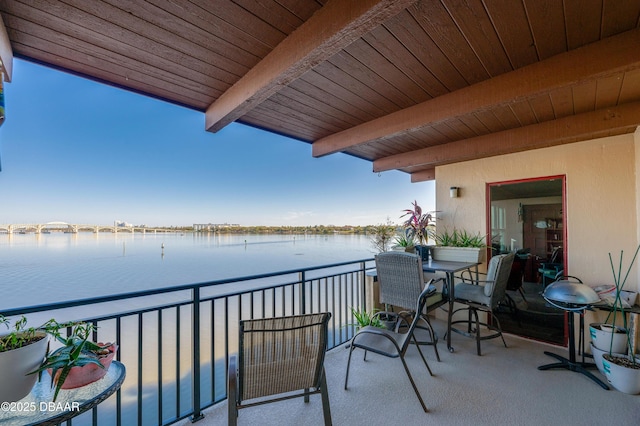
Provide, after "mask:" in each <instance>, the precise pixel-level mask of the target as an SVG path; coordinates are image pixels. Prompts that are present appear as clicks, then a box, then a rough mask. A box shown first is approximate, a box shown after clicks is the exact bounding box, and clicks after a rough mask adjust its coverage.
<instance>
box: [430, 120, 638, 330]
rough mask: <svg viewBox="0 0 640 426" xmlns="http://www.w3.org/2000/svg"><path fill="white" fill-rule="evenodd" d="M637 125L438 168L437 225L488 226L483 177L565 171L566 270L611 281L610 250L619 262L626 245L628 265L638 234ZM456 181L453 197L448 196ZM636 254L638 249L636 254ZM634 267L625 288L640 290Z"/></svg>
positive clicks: (591, 316) (598, 316)
mask: <svg viewBox="0 0 640 426" xmlns="http://www.w3.org/2000/svg"><path fill="white" fill-rule="evenodd" d="M638 165H640V130H637V131H636V132H635V134H628V135H622V136H613V137H607V138H602V139H595V140H591V141H586V142H578V143H572V144H567V145H562V146H557V147H551V148H544V149H539V150H534V151H527V152H523V153H516V154H509V155H503V156H499V157H491V158H485V159H481V160H476V161H469V162H464V163H459V164H452V165H446V166H440V167H438V168H437V169H436V210H437V211H438V217H439V221H438V225H437V226H439V227H440V226H446V227H449V228H454V227H457V228H464V229H466V230H468V231H471V232H481V233H482V234H483V235H484V234H486V233H487V232H488V231H487V205H486V203H487V183H495V182H505V181H511V180H521V179H528V178H538V177H544V176H560V175H564V176H566V211H565V212H564V226H565V227H566V232H567V242H566V245H567V250H568V257H567V268H568V273H569V274H571V275H575V276H577V277H579V278H581V279H582V280H583V281H584V282H585V283H586V284H592V285H595V284H613V278H612V270H611V265H610V263H609V255H608V254H609V253H611V256H612V258H613V259H614V264H616V265H617V264H618V261H619V256H620V250H624V259H625V261H624V263H623V265H624V267H623V269H624V270H625V271H626V268H627V267H628V265H629V262H630V261H631V258H632V257H633V253H634V252H635V249H636V247H637V245H638V242H639V241H640V236H639V232H640V231H639V228H640V225H639V223H640V222H639V218H638V212H639V211H640V200H639V198H640V197H638V195H637V192H638V188H640V180H639V179H640V178H639V177H638V176H636V168H637V167H638ZM451 186H457V187H460V188H461V189H460V195H459V197H458V198H450V197H449V188H450V187H451ZM638 261H640V255H639V259H638ZM639 283H640V279H639V272H638V268H637V267H634V268H633V270H632V271H631V274H630V275H629V278H628V279H627V283H626V285H625V289H627V290H632V291H639V290H640V285H639ZM605 317H606V315H604V314H603V313H602V312H597V313H591V312H588V313H587V318H586V321H587V324H588V323H589V322H592V321H602V320H604V318H605Z"/></svg>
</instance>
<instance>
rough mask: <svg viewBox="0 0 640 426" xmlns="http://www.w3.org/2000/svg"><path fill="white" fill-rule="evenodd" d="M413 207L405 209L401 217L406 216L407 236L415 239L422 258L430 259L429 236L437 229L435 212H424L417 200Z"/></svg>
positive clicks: (417, 250)
mask: <svg viewBox="0 0 640 426" xmlns="http://www.w3.org/2000/svg"><path fill="white" fill-rule="evenodd" d="M412 207H413V208H411V209H405V210H403V211H404V214H403V215H402V216H400V217H401V218H404V217H406V218H407V219H406V220H405V222H404V226H405V234H406V236H407V238H409V239H410V240H412V241H414V242H415V243H416V244H415V248H416V252H417V253H418V254H419V255H420V257H422V260H429V246H428V245H427V243H428V241H429V237H430V236H431V235H433V231H434V229H435V212H423V211H422V207H420V206H419V205H418V202H417V201H414V202H413V203H412Z"/></svg>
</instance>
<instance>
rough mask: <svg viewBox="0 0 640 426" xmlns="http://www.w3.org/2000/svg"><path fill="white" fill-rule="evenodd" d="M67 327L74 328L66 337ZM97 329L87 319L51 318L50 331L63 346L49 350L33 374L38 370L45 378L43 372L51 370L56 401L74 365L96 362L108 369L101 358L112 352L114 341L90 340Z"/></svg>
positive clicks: (79, 365)
mask: <svg viewBox="0 0 640 426" xmlns="http://www.w3.org/2000/svg"><path fill="white" fill-rule="evenodd" d="M64 328H68V329H70V333H69V334H68V335H67V336H66V337H63V336H62V334H61V333H60V330H61V329H64ZM95 329H96V328H95V326H94V325H93V324H90V323H85V322H71V323H64V324H59V323H57V322H55V321H54V320H51V321H50V323H49V326H48V330H47V331H48V332H49V334H51V335H52V336H53V337H54V338H55V339H56V340H57V341H58V342H60V343H62V345H63V346H62V347H60V348H58V349H56V350H54V351H53V352H50V351H49V349H47V354H46V356H45V359H44V360H43V362H42V364H41V366H40V368H38V369H37V370H35V371H32V372H31V373H30V374H36V373H37V374H38V375H39V378H41V374H42V372H43V371H45V370H48V369H51V377H52V380H51V387H54V386H55V392H54V394H53V401H55V400H56V398H57V397H58V393H59V392H60V389H62V385H63V384H64V382H65V380H66V379H67V376H68V375H69V373H70V372H71V369H72V368H73V367H82V366H84V365H88V364H95V365H97V366H99V367H100V368H102V369H104V366H103V365H102V364H101V363H100V358H101V357H103V356H105V355H107V354H108V353H109V348H110V347H111V346H112V343H107V344H104V345H100V344H97V343H94V342H91V341H89V336H90V335H91V333H92V332H93V331H94V330H95ZM58 373H59V374H58Z"/></svg>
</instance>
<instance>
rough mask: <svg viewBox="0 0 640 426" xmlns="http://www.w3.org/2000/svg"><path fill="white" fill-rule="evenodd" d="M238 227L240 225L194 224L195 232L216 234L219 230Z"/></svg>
mask: <svg viewBox="0 0 640 426" xmlns="http://www.w3.org/2000/svg"><path fill="white" fill-rule="evenodd" d="M236 226H240V225H238V224H230V223H194V224H193V232H216V231H217V230H219V229H224V228H233V227H236Z"/></svg>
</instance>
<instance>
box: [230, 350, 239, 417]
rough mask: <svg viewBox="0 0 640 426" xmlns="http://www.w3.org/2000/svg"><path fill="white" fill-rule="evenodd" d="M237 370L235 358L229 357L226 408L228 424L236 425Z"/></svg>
mask: <svg viewBox="0 0 640 426" xmlns="http://www.w3.org/2000/svg"><path fill="white" fill-rule="evenodd" d="M236 378H237V370H236V359H235V357H231V359H230V360H229V377H228V387H227V410H228V423H229V426H237V424H238V407H237V406H236V401H237V400H238V397H237V393H238V390H237V380H236Z"/></svg>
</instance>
